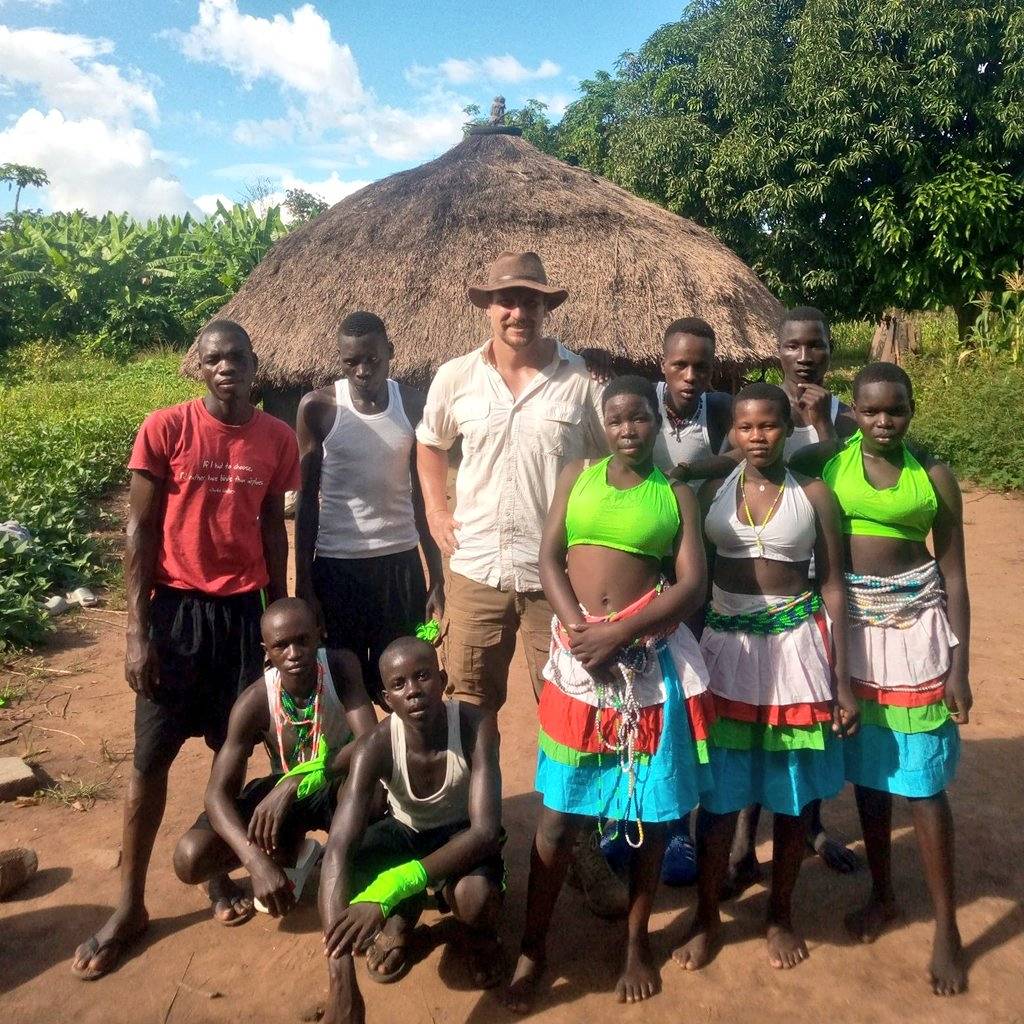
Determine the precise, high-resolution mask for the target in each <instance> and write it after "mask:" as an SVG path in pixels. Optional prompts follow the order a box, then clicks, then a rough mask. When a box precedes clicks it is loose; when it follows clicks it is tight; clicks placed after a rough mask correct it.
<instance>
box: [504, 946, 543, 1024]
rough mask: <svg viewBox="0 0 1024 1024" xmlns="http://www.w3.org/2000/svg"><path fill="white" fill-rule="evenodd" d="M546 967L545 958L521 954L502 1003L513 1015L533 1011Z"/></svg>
mask: <svg viewBox="0 0 1024 1024" xmlns="http://www.w3.org/2000/svg"><path fill="white" fill-rule="evenodd" d="M544 967H545V961H544V957H543V956H539V957H536V958H534V957H531V956H527V954H526V953H520V954H519V961H518V962H517V963H516V969H515V971H514V973H513V974H512V980H511V981H510V982H509V984H508V988H507V989H505V992H504V993H503V995H502V1001H503V1002H504V1004H505V1005H506V1006H507V1007H508V1008H509V1009H510V1010H511V1011H512V1012H513V1013H529V1012H530V1010H532V1009H533V1000H534V997H535V996H536V995H537V985H538V984H539V982H540V979H541V975H542V974H543V973H544Z"/></svg>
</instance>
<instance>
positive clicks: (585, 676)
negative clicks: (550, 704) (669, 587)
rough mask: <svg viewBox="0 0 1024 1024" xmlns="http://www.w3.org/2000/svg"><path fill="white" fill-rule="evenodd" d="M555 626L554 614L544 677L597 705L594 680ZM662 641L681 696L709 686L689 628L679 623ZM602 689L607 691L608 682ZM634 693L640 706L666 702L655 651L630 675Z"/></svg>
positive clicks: (663, 684) (578, 698)
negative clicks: (643, 667) (640, 669)
mask: <svg viewBox="0 0 1024 1024" xmlns="http://www.w3.org/2000/svg"><path fill="white" fill-rule="evenodd" d="M557 630H558V619H557V617H555V618H552V620H551V649H550V651H549V653H548V660H547V662H546V663H545V665H544V673H543V674H544V678H545V679H546V680H547V681H548V682H550V683H553V684H554V685H555V686H557V687H558V688H559V689H560V690H561V691H562V692H563V693H566V694H568V695H569V696H570V697H575V698H576V700H578V701H582V702H583V703H584V704H589V705H590V706H591V707H595V708H596V707H600V706H601V702H600V701H598V698H597V690H598V684H597V682H596V681H595V680H594V677H593V676H592V675H591V674H590V673H589V672H588V671H587V670H586V669H585V668H584V667H583V666H582V665H581V664H580V663H579V662H578V661H577V660H576V659H575V658H574V657H573V656H572V654H571V653H570V652H569V651H567V650H565V648H563V647H562V645H561V643H559V641H558V636H557ZM663 642H664V644H665V645H666V647H667V648H668V651H669V654H671V655H672V661H673V662H674V663H675V666H676V672H677V673H678V675H679V681H680V682H681V683H682V684H683V696H684V697H686V698H689V697H696V696H697V695H698V694H701V693H703V692H704V691H705V690H706V689H707V688H708V670H707V668H706V667H705V666H704V659H703V658H702V657H701V653H700V647H699V646H698V645H697V641H696V640H695V639H694V637H693V634H692V633H691V632H690V630H689V629H688V628H687V627H686V626H684V625H683V624H682V623H680V624H679V625H678V626H676V628H675V629H674V630H673V631H672V633H670V634H669V635H668V636H667V637H666V638H665V640H664V641H663ZM613 672H615V674H616V676H618V670H617V669H613ZM602 689H603V690H604V691H605V692H607V689H608V687H607V684H605V685H604V686H603V687H602ZM633 693H634V694H635V695H636V698H637V700H638V701H639V703H640V706H641V707H644V708H646V707H650V706H651V705H652V704H663V703H664V702H665V697H666V691H665V680H664V678H663V677H662V674H661V666H660V665H659V664H658V656H657V654H656V653H655V652H654V651H651V652H649V654H648V657H647V669H646V671H644V672H642V673H636V674H635V675H634V676H633ZM605 703H607V701H606V702H605Z"/></svg>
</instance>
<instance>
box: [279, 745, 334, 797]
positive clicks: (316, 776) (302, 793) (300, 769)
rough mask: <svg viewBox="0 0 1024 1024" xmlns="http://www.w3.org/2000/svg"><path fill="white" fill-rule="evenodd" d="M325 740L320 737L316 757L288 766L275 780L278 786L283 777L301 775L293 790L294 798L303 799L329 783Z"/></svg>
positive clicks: (297, 776) (293, 777) (291, 777)
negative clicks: (296, 787)
mask: <svg viewBox="0 0 1024 1024" xmlns="http://www.w3.org/2000/svg"><path fill="white" fill-rule="evenodd" d="M328 753H329V751H328V750H327V741H326V740H325V739H324V738H323V736H321V737H320V746H319V747H317V752H316V757H314V758H312V759H311V760H309V761H303V762H301V763H300V764H297V765H295V767H294V768H289V769H288V771H286V772H285V773H284V775H282V776H281V778H279V779H278V780H277V783H276V784H277V785H278V786H280V785H281V783H282V782H284V780H285V779H295V778H299V777H300V776H301V781H300V782H299V788H298V789H297V790H296V791H295V799H296V800H305V799H306V797H310V796H313V795H314V794H315V793H319V792H320V790H321V789H324V788H325V787H326V786H327V785H328V784H329V783H330V778H329V776H328V774H327V754H328Z"/></svg>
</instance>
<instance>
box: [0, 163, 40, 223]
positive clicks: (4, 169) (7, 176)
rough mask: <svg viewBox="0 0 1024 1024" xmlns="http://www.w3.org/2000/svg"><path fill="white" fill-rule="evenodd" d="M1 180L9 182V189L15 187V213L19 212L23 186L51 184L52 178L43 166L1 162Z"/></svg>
mask: <svg viewBox="0 0 1024 1024" xmlns="http://www.w3.org/2000/svg"><path fill="white" fill-rule="evenodd" d="M0 181H6V182H7V188H8V191H9V190H10V189H12V188H13V189H14V190H15V191H14V214H15V216H17V214H18V200H20V199H21V190H22V189H23V188H28V187H32V188H41V187H42V186H43V185H49V184H50V179H49V177H48V176H47V173H46V171H44V170H43V169H42V167H33V166H32V165H31V164H0Z"/></svg>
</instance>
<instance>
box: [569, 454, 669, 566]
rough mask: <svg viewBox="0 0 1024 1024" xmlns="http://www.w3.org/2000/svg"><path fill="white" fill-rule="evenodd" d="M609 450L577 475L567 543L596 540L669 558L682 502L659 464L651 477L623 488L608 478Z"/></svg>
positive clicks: (635, 552)
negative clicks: (603, 456)
mask: <svg viewBox="0 0 1024 1024" xmlns="http://www.w3.org/2000/svg"><path fill="white" fill-rule="evenodd" d="M611 458H612V457H611V456H610V455H609V456H608V457H607V458H604V459H602V460H601V461H600V462H598V463H596V464H595V465H593V466H590V467H589V468H587V469H584V470H583V472H582V473H580V475H579V476H578V477H577V478H576V483H574V484H573V487H572V490H571V491H570V492H569V502H568V505H567V506H566V510H565V535H566V544H567V546H568V547H570V548H571V547H575V546H576V545H578V544H595V545H597V546H598V547H602V548H614V549H615V550H617V551H627V552H629V553H630V554H631V555H646V556H648V557H650V558H658V559H661V558H667V557H669V556H670V555H671V554H672V549H673V547H674V545H675V540H676V534H678V533H679V525H680V521H679V503H678V502H677V501H676V496H675V494H674V493H673V492H672V485H671V484H670V483H669V481H668V478H667V477H666V476H665V474H664V473H662V471H661V470H660V469H658V467H657V466H655V467H653V468H652V470H651V472H650V473H649V474H648V476H647V478H646V479H645V480H643V481H641V482H640V483H638V484H637V485H636V487H630V488H629V489H628V490H625V491H622V490H619V489H618V488H617V487H613V486H612V485H611V484H609V483H608V463H609V462H610V461H611Z"/></svg>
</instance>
